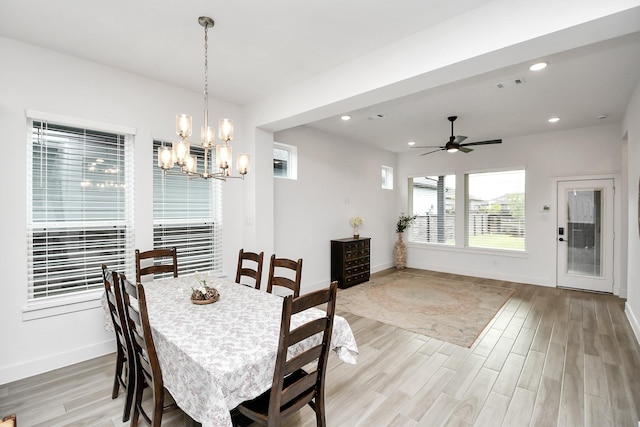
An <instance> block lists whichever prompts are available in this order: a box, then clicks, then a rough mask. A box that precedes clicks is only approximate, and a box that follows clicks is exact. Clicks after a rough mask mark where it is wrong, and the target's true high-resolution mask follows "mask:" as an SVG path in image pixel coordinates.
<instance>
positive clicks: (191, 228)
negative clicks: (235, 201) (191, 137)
mask: <svg viewBox="0 0 640 427" xmlns="http://www.w3.org/2000/svg"><path fill="white" fill-rule="evenodd" d="M163 144H165V145H170V144H169V143H164V142H161V141H154V142H153V153H154V154H153V165H154V166H153V247H154V249H160V248H170V247H172V246H175V247H176V249H177V252H178V274H186V273H192V272H195V271H200V272H204V271H215V272H218V273H221V272H222V253H221V251H222V221H221V219H222V188H221V181H219V180H216V179H200V178H189V177H188V176H187V175H184V174H182V173H180V172H178V171H177V170H174V171H169V173H167V174H165V173H164V172H163V171H162V169H160V168H159V167H158V166H157V165H158V147H160V146H161V145H163ZM191 154H195V155H196V156H197V157H198V158H199V159H203V155H204V149H202V148H201V147H198V146H191ZM169 274H170V273H168V275H169ZM156 276H158V275H156ZM160 277H161V276H160Z"/></svg>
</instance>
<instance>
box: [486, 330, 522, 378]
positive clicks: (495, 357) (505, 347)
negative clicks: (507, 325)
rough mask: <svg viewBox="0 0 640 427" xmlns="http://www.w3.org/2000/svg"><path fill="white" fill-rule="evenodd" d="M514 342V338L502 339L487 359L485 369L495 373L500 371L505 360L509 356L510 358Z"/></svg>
mask: <svg viewBox="0 0 640 427" xmlns="http://www.w3.org/2000/svg"><path fill="white" fill-rule="evenodd" d="M514 342H515V340H514V339H512V338H507V337H500V339H499V340H498V342H497V343H496V345H495V347H494V348H493V350H492V351H491V353H490V354H489V356H488V357H487V360H486V361H485V362H484V367H485V368H489V369H493V370H494V371H500V370H501V369H502V365H504V362H505V360H507V356H509V353H510V352H511V348H512V347H513V343H514Z"/></svg>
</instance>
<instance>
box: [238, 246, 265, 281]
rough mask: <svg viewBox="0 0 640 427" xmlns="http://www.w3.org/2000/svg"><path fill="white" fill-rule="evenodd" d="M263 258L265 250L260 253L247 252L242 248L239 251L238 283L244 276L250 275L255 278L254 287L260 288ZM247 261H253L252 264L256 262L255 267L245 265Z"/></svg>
mask: <svg viewBox="0 0 640 427" xmlns="http://www.w3.org/2000/svg"><path fill="white" fill-rule="evenodd" d="M263 260H264V252H260V253H259V254H258V253H255V252H245V251H244V249H240V252H239V253H238V268H237V269H236V283H240V281H241V280H242V277H250V278H252V279H253V280H254V288H256V289H260V283H261V281H262V263H263ZM245 261H249V262H251V265H253V263H255V268H251V267H250V266H248V265H245Z"/></svg>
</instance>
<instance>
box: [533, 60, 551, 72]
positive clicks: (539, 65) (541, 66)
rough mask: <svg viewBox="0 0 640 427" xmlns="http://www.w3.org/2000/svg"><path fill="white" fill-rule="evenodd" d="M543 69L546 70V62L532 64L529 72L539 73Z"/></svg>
mask: <svg viewBox="0 0 640 427" xmlns="http://www.w3.org/2000/svg"><path fill="white" fill-rule="evenodd" d="M545 68H547V63H546V62H538V63H537V64H533V65H532V66H531V67H529V69H530V70H531V71H540V70H544V69H545Z"/></svg>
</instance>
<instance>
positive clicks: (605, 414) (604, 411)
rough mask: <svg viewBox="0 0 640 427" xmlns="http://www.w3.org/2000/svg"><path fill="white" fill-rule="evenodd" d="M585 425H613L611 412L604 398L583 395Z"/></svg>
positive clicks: (599, 426) (587, 426) (598, 426)
mask: <svg viewBox="0 0 640 427" xmlns="http://www.w3.org/2000/svg"><path fill="white" fill-rule="evenodd" d="M584 404H585V423H584V425H585V427H613V423H614V422H613V412H612V411H611V407H610V406H609V402H608V400H607V399H606V398H602V397H597V396H592V395H590V394H587V395H586V396H585V401H584Z"/></svg>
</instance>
